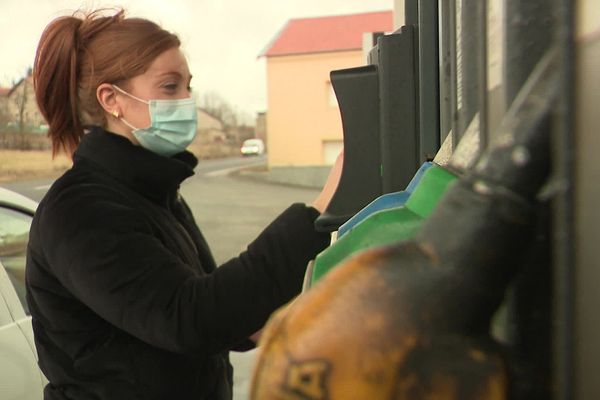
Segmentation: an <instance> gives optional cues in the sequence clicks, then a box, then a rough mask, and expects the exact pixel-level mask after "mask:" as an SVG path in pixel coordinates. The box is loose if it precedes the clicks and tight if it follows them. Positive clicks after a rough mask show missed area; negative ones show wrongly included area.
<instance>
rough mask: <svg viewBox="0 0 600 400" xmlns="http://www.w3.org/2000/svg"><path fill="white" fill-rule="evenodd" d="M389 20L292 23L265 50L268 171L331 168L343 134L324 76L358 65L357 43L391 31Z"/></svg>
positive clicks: (388, 15) (372, 16) (358, 17)
mask: <svg viewBox="0 0 600 400" xmlns="http://www.w3.org/2000/svg"><path fill="white" fill-rule="evenodd" d="M393 19H394V16H393V12H392V11H381V12H370V13H361V14H351V15H336V16H326V17H317V18H302V19H292V20H290V21H289V22H288V23H287V24H286V25H285V26H284V27H283V28H282V29H281V31H280V32H279V33H278V34H277V35H276V36H275V37H274V38H273V40H272V41H271V42H270V43H269V44H268V45H267V46H266V48H265V50H264V51H263V52H262V53H261V56H264V57H265V58H266V66H267V98H268V113H267V122H266V126H267V138H268V143H269V161H268V162H269V168H270V169H273V168H278V167H290V166H291V167H310V166H323V165H328V164H332V163H333V161H334V160H335V157H336V156H337V154H338V153H339V151H340V149H341V148H342V146H343V133H342V124H341V118H340V114H339V108H338V105H337V100H336V97H335V93H334V91H333V88H332V86H331V82H330V78H329V74H330V72H331V71H332V70H337V69H344V68H351V67H357V66H361V65H364V64H365V59H364V54H363V37H364V36H365V34H366V33H369V32H389V31H392V30H393V25H394V21H393Z"/></svg>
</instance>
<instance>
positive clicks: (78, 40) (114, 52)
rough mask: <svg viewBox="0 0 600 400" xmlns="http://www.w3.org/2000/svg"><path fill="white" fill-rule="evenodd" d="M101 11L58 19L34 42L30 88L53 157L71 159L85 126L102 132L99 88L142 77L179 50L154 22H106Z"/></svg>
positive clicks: (116, 18) (118, 17) (115, 18)
mask: <svg viewBox="0 0 600 400" xmlns="http://www.w3.org/2000/svg"><path fill="white" fill-rule="evenodd" d="M104 11H107V10H97V11H94V12H91V13H88V14H84V15H81V16H77V15H75V14H74V15H73V16H68V17H59V18H57V19H55V20H54V21H52V22H51V23H50V24H49V25H48V26H47V27H46V29H45V30H44V32H43V33H42V37H41V38H40V42H39V44H38V48H37V52H36V55H35V62H34V67H33V82H34V88H35V97H36V100H37V104H38V107H39V109H40V112H41V113H42V115H43V116H44V118H45V119H46V121H47V122H48V127H49V129H48V137H49V138H50V140H51V141H52V152H53V155H56V154H58V153H59V152H61V151H64V152H65V153H67V154H68V155H72V154H73V152H74V151H75V149H76V148H77V145H78V144H79V142H80V140H81V138H82V136H83V134H84V128H85V127H86V126H89V125H99V126H103V127H105V126H106V114H105V111H104V110H103V109H102V107H101V106H100V104H99V103H98V99H97V98H96V89H97V88H98V86H99V85H100V84H102V83H117V82H120V81H123V80H127V79H130V78H132V77H134V76H137V75H139V74H142V73H144V72H145V71H146V70H147V69H148V67H149V66H150V64H151V63H152V61H154V59H155V58H156V57H158V55H160V54H161V53H162V52H164V51H166V50H168V49H170V48H173V47H178V46H179V45H180V42H179V39H178V38H177V36H176V35H174V34H172V33H170V32H167V31H165V30H163V29H162V28H161V27H160V26H158V25H157V24H155V23H154V22H151V21H148V20H145V19H141V18H125V13H124V11H123V10H122V9H121V10H118V11H117V12H116V13H114V15H112V16H103V15H102V14H103V12H104ZM140 49H143V51H140Z"/></svg>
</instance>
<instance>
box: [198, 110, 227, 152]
mask: <svg viewBox="0 0 600 400" xmlns="http://www.w3.org/2000/svg"><path fill="white" fill-rule="evenodd" d="M197 111H198V139H199V140H200V141H201V142H204V143H212V142H223V141H225V139H226V134H225V127H224V125H223V122H222V121H221V120H220V119H219V118H217V117H215V116H214V115H212V114H211V113H209V112H208V111H206V110H205V109H203V108H198V110H197Z"/></svg>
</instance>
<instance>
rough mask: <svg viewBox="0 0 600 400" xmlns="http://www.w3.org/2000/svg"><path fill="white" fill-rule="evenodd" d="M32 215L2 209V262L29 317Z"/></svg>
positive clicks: (0, 257)
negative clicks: (27, 258) (27, 268)
mask: <svg viewBox="0 0 600 400" xmlns="http://www.w3.org/2000/svg"><path fill="white" fill-rule="evenodd" d="M31 219H32V217H31V216H30V215H27V214H24V213H22V212H19V211H15V210H12V209H8V208H2V207H0V261H2V264H3V265H4V268H5V269H6V272H7V273H8V276H9V277H10V280H11V282H12V284H13V286H14V288H15V291H16V292H17V295H18V296H19V300H20V301H21V304H22V305H23V308H24V309H25V312H26V313H27V315H29V307H28V306H27V301H26V299H25V256H26V253H27V243H28V242H29V228H30V226H31Z"/></svg>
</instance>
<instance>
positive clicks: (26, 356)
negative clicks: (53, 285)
mask: <svg viewBox="0 0 600 400" xmlns="http://www.w3.org/2000/svg"><path fill="white" fill-rule="evenodd" d="M36 207H37V203H36V202H34V201H33V200H30V199H28V198H26V197H24V196H21V195H19V194H17V193H14V192H11V191H9V190H7V189H4V188H1V187H0V399H2V400H41V399H43V397H44V395H43V390H44V386H45V385H46V383H47V380H46V378H45V377H44V375H43V374H42V372H41V371H40V369H39V367H38V364H37V352H36V350H35V343H34V340H33V329H32V327H31V316H30V315H29V310H28V307H27V302H26V300H25V256H26V251H27V242H28V239H29V228H30V226H31V220H32V218H33V214H34V212H35V209H36Z"/></svg>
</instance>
